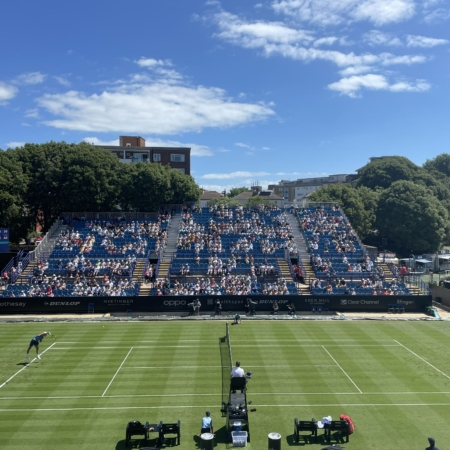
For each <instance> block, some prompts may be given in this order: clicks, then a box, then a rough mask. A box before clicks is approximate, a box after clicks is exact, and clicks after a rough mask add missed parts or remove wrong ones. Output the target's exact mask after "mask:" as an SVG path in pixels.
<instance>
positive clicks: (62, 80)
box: [53, 76, 71, 87]
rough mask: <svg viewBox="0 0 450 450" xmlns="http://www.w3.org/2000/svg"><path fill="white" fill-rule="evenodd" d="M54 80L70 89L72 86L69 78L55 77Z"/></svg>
mask: <svg viewBox="0 0 450 450" xmlns="http://www.w3.org/2000/svg"><path fill="white" fill-rule="evenodd" d="M53 78H54V79H55V80H56V81H57V82H58V83H59V84H60V85H62V86H66V87H68V86H70V84H71V83H70V81H69V80H68V79H67V78H64V77H58V76H54V77H53Z"/></svg>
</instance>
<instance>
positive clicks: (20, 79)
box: [14, 72, 47, 85]
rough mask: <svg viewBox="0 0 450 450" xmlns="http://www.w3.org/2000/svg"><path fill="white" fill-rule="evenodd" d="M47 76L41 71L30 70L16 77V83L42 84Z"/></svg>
mask: <svg viewBox="0 0 450 450" xmlns="http://www.w3.org/2000/svg"><path fill="white" fill-rule="evenodd" d="M46 78H47V75H44V74H42V73H41V72H29V73H23V74H21V75H19V76H17V77H16V78H15V79H14V83H16V84H24V85H31V84H41V83H43V82H44V81H45V79H46Z"/></svg>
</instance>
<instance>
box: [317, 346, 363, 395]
mask: <svg viewBox="0 0 450 450" xmlns="http://www.w3.org/2000/svg"><path fill="white" fill-rule="evenodd" d="M322 348H323V349H324V350H325V351H326V352H327V353H328V355H329V357H330V358H331V359H332V360H333V361H334V362H335V363H336V365H337V366H338V367H339V369H341V370H342V372H344V374H345V376H346V377H347V378H348V379H349V380H350V381H351V382H352V383H353V386H355V388H356V389H358V391H359V393H360V394H362V391H361V389H360V388H359V387H358V386H357V385H356V383H355V382H354V381H353V380H352V379H351V378H350V377H349V376H348V374H347V372H346V371H345V370H344V369H343V368H342V367H341V366H340V365H339V363H338V362H337V361H336V360H335V359H334V358H333V357H332V356H331V353H330V352H329V351H328V350H327V349H326V348H325V347H324V346H323V345H322Z"/></svg>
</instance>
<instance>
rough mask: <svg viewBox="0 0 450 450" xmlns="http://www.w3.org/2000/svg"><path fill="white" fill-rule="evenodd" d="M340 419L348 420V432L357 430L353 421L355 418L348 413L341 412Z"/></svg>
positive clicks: (351, 432)
mask: <svg viewBox="0 0 450 450" xmlns="http://www.w3.org/2000/svg"><path fill="white" fill-rule="evenodd" d="M339 419H341V420H346V421H347V424H348V429H347V432H348V434H353V432H354V431H355V424H354V423H353V420H352V419H351V418H350V417H349V416H347V415H346V414H341V415H340V416H339Z"/></svg>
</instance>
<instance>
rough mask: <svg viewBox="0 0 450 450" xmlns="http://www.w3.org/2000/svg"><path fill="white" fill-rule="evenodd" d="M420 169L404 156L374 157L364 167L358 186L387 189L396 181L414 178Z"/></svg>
mask: <svg viewBox="0 0 450 450" xmlns="http://www.w3.org/2000/svg"><path fill="white" fill-rule="evenodd" d="M418 169H419V167H418V166H416V165H415V164H414V163H413V162H411V161H410V160H409V159H408V158H405V157H403V156H392V157H389V158H383V159H374V160H373V161H371V162H370V163H369V164H367V165H366V166H364V167H363V169H362V172H361V176H360V177H359V179H358V181H357V186H366V187H368V188H369V189H376V188H383V189H386V188H388V187H389V186H390V185H391V184H392V183H394V182H395V181H399V180H407V181H411V180H414V178H415V175H416V174H417V171H418Z"/></svg>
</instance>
